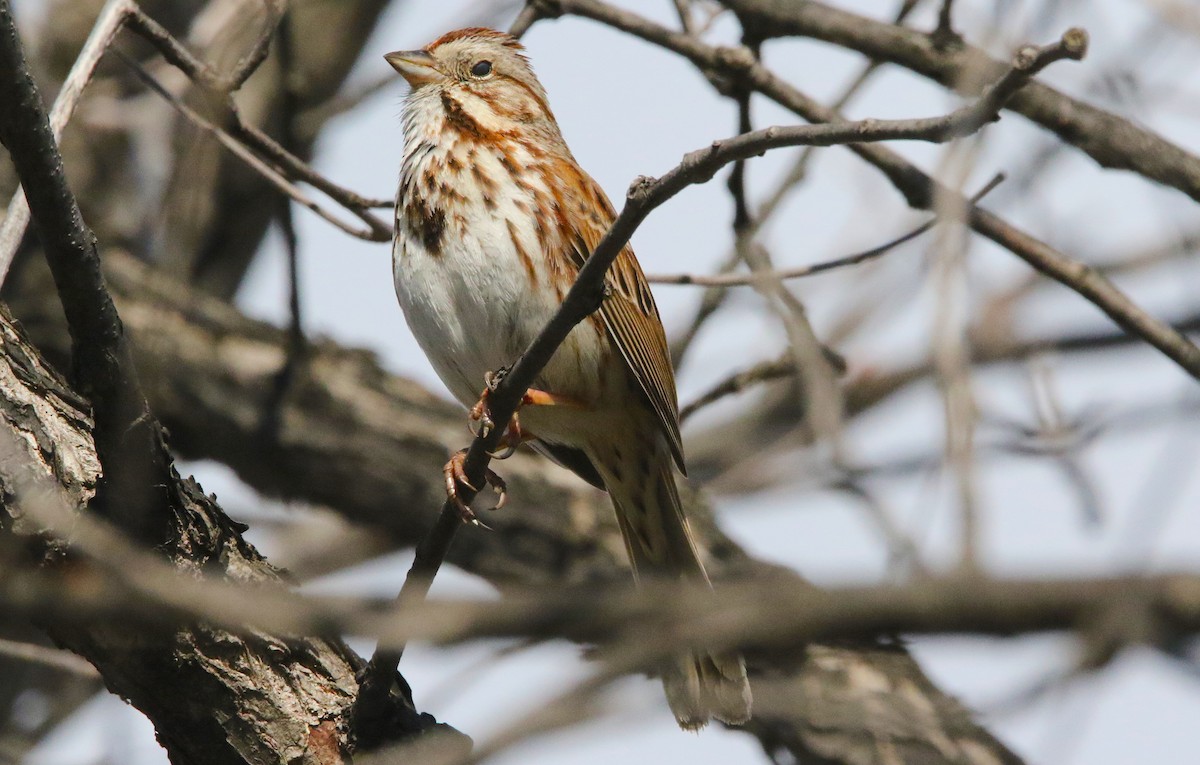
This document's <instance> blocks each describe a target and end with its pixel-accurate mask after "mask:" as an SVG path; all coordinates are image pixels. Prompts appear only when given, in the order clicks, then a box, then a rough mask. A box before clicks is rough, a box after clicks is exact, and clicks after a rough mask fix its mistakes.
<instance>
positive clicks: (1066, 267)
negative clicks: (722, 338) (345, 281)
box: [540, 0, 1200, 378]
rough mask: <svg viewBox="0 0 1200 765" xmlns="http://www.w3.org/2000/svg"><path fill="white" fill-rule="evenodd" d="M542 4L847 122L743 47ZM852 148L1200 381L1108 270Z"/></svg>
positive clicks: (809, 113)
mask: <svg viewBox="0 0 1200 765" xmlns="http://www.w3.org/2000/svg"><path fill="white" fill-rule="evenodd" d="M540 4H541V5H552V6H553V7H554V9H555V10H556V11H557V12H558V13H559V14H562V13H571V14H575V15H578V16H583V17H586V18H590V19H593V20H595V21H598V22H600V23H603V24H607V25H609V26H612V27H615V28H617V29H620V30H622V31H625V32H628V33H630V34H632V35H635V36H637V37H640V38H642V39H644V40H647V41H649V42H652V43H654V44H656V45H659V46H662V47H664V48H666V49H668V50H671V51H674V52H676V53H678V54H680V55H682V56H684V57H686V58H687V59H688V60H690V61H691V62H692V63H694V64H695V65H696V66H698V67H700V68H701V69H702V70H714V71H718V72H723V73H725V74H726V75H727V76H730V77H737V78H741V79H742V80H744V82H745V83H746V84H747V85H748V86H750V87H752V88H753V89H754V90H756V91H758V92H759V93H762V94H763V95H765V96H767V97H768V98H770V99H772V100H773V101H775V102H777V103H778V104H780V105H781V106H784V107H785V108H787V109H790V110H791V111H793V112H795V113H796V114H798V115H800V116H801V117H803V118H804V119H806V120H808V121H809V122H814V123H831V124H845V123H844V118H843V117H842V115H841V114H840V113H838V112H837V111H835V110H833V109H830V108H828V107H826V106H823V105H822V104H820V103H818V102H816V101H814V100H813V99H811V98H809V97H808V96H806V95H805V94H803V93H801V92H800V91H799V90H797V89H796V88H794V87H792V85H790V84H789V83H787V82H785V81H784V80H782V79H781V78H779V77H778V76H776V75H775V74H774V73H773V72H771V71H770V70H769V69H767V68H765V67H763V66H762V65H760V64H758V63H757V62H756V61H755V60H754V58H753V56H751V55H750V54H749V52H748V51H746V50H744V49H732V48H718V47H713V46H709V45H705V44H704V43H702V42H700V41H698V40H695V39H694V38H691V37H688V36H686V35H682V34H679V33H676V32H674V31H673V30H670V29H667V28H666V27H662V26H660V25H658V24H655V23H653V22H651V21H649V20H647V19H645V18H642V17H640V16H638V15H636V14H634V13H631V12H629V11H624V10H619V9H615V8H612V7H610V6H608V5H606V4H604V3H600V2H597V0H540ZM810 5H813V4H812V3H806V4H804V7H809V6H810ZM1063 44H1069V41H1067V40H1064V41H1063ZM847 148H848V149H849V150H850V151H852V152H854V153H855V154H857V155H858V156H859V157H861V158H862V159H863V160H865V161H866V162H868V163H870V164H871V165H872V166H874V167H875V168H876V169H878V170H879V171H880V172H882V173H883V174H884V175H885V176H886V177H887V179H888V180H889V181H890V182H891V183H892V185H893V186H895V188H896V189H897V190H898V191H899V192H900V193H901V194H903V195H904V197H905V199H906V200H907V201H908V203H909V205H910V206H912V207H914V208H917V209H922V210H930V209H933V208H934V200H935V199H937V198H939V197H940V198H945V199H949V200H951V201H952V202H953V203H954V204H955V205H966V209H967V210H968V211H969V212H968V215H967V222H968V223H969V224H970V225H971V227H972V229H974V230H975V231H976V232H978V233H980V234H983V235H984V236H986V237H987V238H989V239H991V240H992V241H993V242H995V243H997V244H999V245H1000V246H1002V247H1004V248H1006V249H1008V250H1009V251H1010V252H1012V253H1013V254H1014V255H1016V256H1017V257H1019V258H1021V259H1022V260H1024V261H1026V262H1027V263H1028V264H1029V265H1031V266H1033V267H1034V268H1036V269H1037V270H1039V271H1041V272H1042V273H1044V274H1046V275H1047V276H1050V277H1051V278H1052V279H1054V280H1055V281H1057V282H1059V283H1060V284H1062V285H1063V286H1065V287H1067V288H1069V289H1071V290H1074V291H1075V292H1078V293H1079V294H1080V295H1082V296H1083V297H1084V298H1086V299H1087V300H1089V301H1090V302H1091V303H1093V304H1094V305H1095V306H1096V307H1097V308H1099V309H1100V310H1101V311H1103V312H1104V313H1106V314H1107V315H1108V316H1109V317H1110V318H1112V319H1113V321H1115V322H1116V323H1117V324H1118V325H1120V326H1121V327H1122V328H1123V329H1125V330H1126V331H1127V332H1130V333H1132V334H1135V335H1137V336H1138V337H1141V338H1142V339H1143V340H1145V341H1146V342H1148V343H1150V344H1151V345H1153V346H1154V347H1155V348H1158V349H1159V350H1160V351H1161V352H1162V353H1163V354H1164V355H1166V356H1167V357H1168V358H1169V359H1171V360H1172V361H1174V362H1175V363H1176V364H1178V365H1179V366H1180V367H1182V368H1183V369H1184V370H1185V371H1186V372H1187V373H1188V374H1189V375H1191V376H1192V377H1195V378H1200V348H1197V347H1196V346H1195V344H1193V343H1192V342H1191V341H1190V340H1188V339H1187V338H1186V337H1184V336H1183V335H1182V334H1180V333H1179V332H1177V331H1175V330H1174V329H1172V328H1171V327H1170V326H1169V325H1168V324H1166V323H1165V322H1162V321H1160V320H1158V319H1156V318H1154V317H1153V316H1150V315H1149V314H1147V313H1146V312H1145V311H1143V310H1142V309H1141V308H1140V307H1138V305H1137V304H1136V303H1134V302H1133V301H1132V300H1130V299H1129V297H1128V296H1127V295H1125V293H1123V292H1121V291H1120V290H1119V289H1118V288H1117V287H1116V286H1115V285H1114V284H1113V283H1112V282H1110V281H1109V280H1108V279H1106V278H1104V276H1103V275H1101V274H1099V273H1098V272H1096V271H1094V270H1093V269H1091V268H1089V267H1088V266H1087V265H1086V264H1084V263H1081V262H1079V261H1076V260H1074V259H1072V258H1070V257H1068V256H1066V255H1064V254H1063V253H1061V252H1058V251H1057V250H1055V249H1054V248H1053V247H1051V246H1050V245H1048V244H1046V243H1045V242H1042V241H1040V240H1038V239H1037V238H1035V237H1033V236H1030V235H1029V234H1027V233H1025V232H1023V231H1021V230H1020V229H1018V228H1016V227H1015V226H1012V225H1011V224H1009V223H1007V222H1005V221H1004V220H1003V219H1001V218H1000V217H998V216H996V215H993V214H991V213H988V212H986V211H983V210H982V209H980V208H979V207H978V206H975V205H970V204H968V203H967V200H965V199H964V198H963V197H962V195H961V194H959V193H958V192H957V191H955V190H954V189H950V188H948V187H946V186H945V185H944V184H942V183H939V182H938V181H936V180H935V179H934V178H932V177H930V176H929V175H928V174H926V173H925V172H923V171H922V170H920V169H919V168H918V167H916V166H915V165H913V164H912V163H910V162H908V161H907V160H905V159H904V158H903V157H901V156H900V155H898V154H896V153H895V152H893V151H891V150H890V149H888V148H886V147H883V146H878V145H875V144H869V143H865V142H859V143H855V144H848V145H847Z"/></svg>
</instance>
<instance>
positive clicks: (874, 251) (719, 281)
mask: <svg viewBox="0 0 1200 765" xmlns="http://www.w3.org/2000/svg"><path fill="white" fill-rule="evenodd" d="M1003 181H1004V175H1003V174H997V175H996V176H995V177H993V178H992V180H991V181H989V182H988V184H987V185H986V186H984V187H983V189H982V190H980V191H979V192H978V193H977V194H975V196H973V197H971V202H972V203H975V202H978V201H979V200H980V199H982V198H983V197H985V196H986V195H987V194H988V193H989V192H990V191H991V190H992V189H994V188H996V186H998V185H1000V183H1001V182H1003ZM940 222H942V219H941V218H936V217H935V218H931V219H929V220H927V221H925V222H924V223H922V224H921V225H919V226H917V227H916V228H914V229H912V230H911V231H909V232H908V233H905V234H901V235H900V236H898V237H896V238H895V239H891V240H889V241H887V242H884V243H883V244H881V245H878V246H876V247H872V248H871V249H869V250H863V251H862V252H856V253H854V254H852V255H843V256H842V257H840V258H834V259H832V260H826V261H822V262H820V263H814V264H812V265H810V266H797V267H796V268H786V269H782V270H779V271H770V272H765V273H748V274H715V275H712V276H707V275H703V274H650V275H648V276H647V277H646V279H647V281H650V282H652V283H654V284H667V285H697V286H700V287H744V286H749V285H752V284H754V283H755V282H758V281H760V280H780V279H782V280H786V279H801V278H804V277H806V276H815V275H816V274H823V273H826V272H829V271H835V270H837V269H840V268H845V267H846V266H856V265H858V264H859V263H865V262H867V261H870V260H874V259H876V258H878V257H880V256H881V255H886V254H887V253H889V252H891V251H892V250H894V249H896V248H897V247H899V246H900V245H902V244H907V243H908V242H911V241H912V240H913V239H916V238H917V237H919V236H920V235H922V234H924V233H926V232H927V231H929V230H930V229H932V228H933V227H934V226H936V225H937V224H938V223H940Z"/></svg>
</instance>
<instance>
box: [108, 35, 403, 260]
mask: <svg viewBox="0 0 1200 765" xmlns="http://www.w3.org/2000/svg"><path fill="white" fill-rule="evenodd" d="M114 53H116V54H117V56H118V57H119V58H121V59H122V60H123V61H124V62H125V63H126V64H127V65H128V66H129V68H130V69H132V70H133V72H134V74H136V75H137V77H138V79H140V80H141V81H142V82H143V83H144V84H145V85H146V87H148V88H150V89H151V90H152V91H154V92H155V93H157V94H158V95H159V96H161V97H162V98H163V100H165V101H167V103H169V104H171V106H173V107H175V109H176V110H177V111H178V112H179V113H180V114H181V115H183V116H184V117H185V118H187V120H188V121H189V122H191V123H192V124H194V125H196V126H197V127H199V128H201V129H202V130H205V131H207V132H208V133H209V134H211V135H212V136H213V137H214V138H216V139H217V141H218V142H219V143H220V144H221V145H222V146H224V147H225V148H226V149H228V150H229V151H230V153H232V154H233V155H234V156H236V157H238V158H239V159H241V160H242V161H243V162H245V163H246V164H247V165H248V166H250V168H251V169H253V170H255V171H256V172H257V173H258V174H259V175H261V176H262V177H263V178H266V179H267V180H268V181H270V182H271V184H272V185H273V186H275V188H277V189H278V190H279V191H281V192H283V193H284V194H285V195H287V196H289V197H291V198H292V199H293V200H294V201H295V202H296V203H298V204H300V205H302V206H303V207H305V208H307V209H308V210H311V211H312V212H314V213H316V214H317V215H318V216H320V217H321V218H323V219H324V220H326V221H327V222H329V223H331V224H333V225H334V226H335V227H337V228H338V229H340V230H341V231H343V232H345V233H347V234H349V235H351V236H353V237H357V238H359V239H365V240H367V241H369V242H385V241H389V240H390V239H391V236H392V232H391V228H390V227H388V225H387V224H386V223H384V222H383V221H381V220H380V219H379V218H377V217H375V216H374V215H373V214H371V213H370V212H369V211H368V209H367V207H363V206H357V205H353V204H349V203H347V202H345V201H343V206H344V207H345V208H346V209H347V210H349V211H350V212H351V213H353V214H354V215H355V216H356V217H357V218H358V219H359V220H361V221H363V222H364V223H366V224H367V226H368V228H365V229H361V228H356V227H354V226H353V225H351V224H349V223H346V222H345V221H343V220H341V219H340V218H338V217H337V216H336V215H334V214H333V213H331V212H329V211H328V210H326V209H325V208H324V207H322V206H321V205H320V204H318V203H317V202H316V201H314V200H313V199H312V197H310V196H308V195H307V194H305V193H304V192H303V191H302V190H301V189H300V188H299V187H298V186H296V185H295V184H294V183H292V182H291V181H290V180H288V178H287V177H285V176H284V175H283V174H282V173H281V172H280V171H279V170H277V169H276V168H274V167H272V166H271V165H269V164H267V163H266V162H265V161H264V160H263V159H261V158H260V157H259V156H258V155H257V154H255V153H254V152H253V151H252V150H251V149H250V148H249V147H248V146H247V145H246V144H245V143H243V142H242V141H239V140H238V139H237V138H235V137H234V136H232V135H230V133H229V132H228V131H226V130H225V129H224V128H222V127H220V126H218V125H216V124H214V123H213V122H212V121H211V120H209V119H207V118H206V117H204V116H202V115H201V114H200V113H199V112H197V111H196V110H195V109H193V108H192V107H190V106H188V105H187V104H185V103H184V102H183V101H182V100H181V99H180V98H179V97H178V96H176V95H175V94H174V93H171V91H169V90H167V88H165V87H164V86H163V85H162V83H160V82H159V81H158V80H156V79H155V78H154V76H153V75H151V74H150V73H149V72H147V71H146V69H145V68H144V67H143V66H142V65H141V64H139V63H138V62H136V61H134V60H133V59H132V58H129V57H128V56H126V55H125V54H124V53H122V52H121V51H119V50H114ZM271 143H274V141H272V142H271ZM279 152H280V153H281V155H282V154H286V152H285V151H284V150H283V148H282V147H280V148H279ZM281 155H277V156H281ZM296 161H297V162H300V160H296ZM292 169H294V168H292ZM309 172H311V173H312V174H313V175H314V176H315V175H317V173H316V171H312V170H310V171H309ZM304 180H310V179H309V178H305V179H304ZM314 185H316V184H314ZM322 191H325V192H326V194H329V191H327V190H326V189H322ZM330 196H332V195H330ZM364 201H367V202H369V201H370V200H364ZM369 206H373V205H369Z"/></svg>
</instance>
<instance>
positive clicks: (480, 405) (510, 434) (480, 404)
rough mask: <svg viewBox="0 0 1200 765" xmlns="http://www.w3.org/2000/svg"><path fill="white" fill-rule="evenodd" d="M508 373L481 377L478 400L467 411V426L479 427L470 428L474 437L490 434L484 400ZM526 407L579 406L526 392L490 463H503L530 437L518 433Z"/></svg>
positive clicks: (502, 371) (537, 392) (542, 393)
mask: <svg viewBox="0 0 1200 765" xmlns="http://www.w3.org/2000/svg"><path fill="white" fill-rule="evenodd" d="M507 373H508V370H507V369H504V368H502V369H500V371H498V372H488V373H487V374H485V375H484V376H483V381H484V388H483V392H482V393H480V394H479V400H478V401H476V402H475V406H473V407H471V414H470V422H471V423H476V422H478V423H479V426H478V429H477V430H476V429H475V428H472V432H473V433H475V434H476V435H480V436H485V437H486V436H487V434H488V433H491V432H492V428H494V427H495V426H496V423H495V422H494V421H493V420H492V413H491V411H490V409H489V406H488V398H489V397H490V396H491V393H492V391H494V390H495V389H496V386H497V385H498V384H499V383H500V380H501V379H503V377H504V375H505V374H507ZM526 406H574V407H578V406H580V404H579V402H578V401H576V400H574V399H572V398H569V397H567V396H558V395H555V394H553V393H547V392H546V391H544V390H538V389H537V388H530V389H529V390H527V391H525V395H524V396H522V397H521V403H519V404H518V405H517V411H516V412H513V416H512V418H511V419H510V420H509V421H508V425H506V426H505V428H504V437H503V438H502V439H500V446H501V447H503V449H502V450H501V451H498V452H490V454H491V456H492V457H493V458H494V459H498V460H503V459H508V458H509V457H511V456H512V454H513V452H515V451H516V450H517V447H518V446H520V445H521V444H522V443H524V442H525V441H528V440H530V439H531V438H533V437H534V436H533V435H532V434H529V433H526V432H524V431H522V430H521V420H520V410H521V408H522V407H526Z"/></svg>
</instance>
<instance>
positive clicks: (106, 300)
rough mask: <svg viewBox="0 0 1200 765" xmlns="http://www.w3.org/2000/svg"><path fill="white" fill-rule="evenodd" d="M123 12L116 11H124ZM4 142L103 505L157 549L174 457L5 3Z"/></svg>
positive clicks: (1, 53) (0, 7)
mask: <svg viewBox="0 0 1200 765" xmlns="http://www.w3.org/2000/svg"><path fill="white" fill-rule="evenodd" d="M114 12H115V11H114ZM0 103H3V104H4V105H5V108H4V110H3V111H2V112H0V142H3V144H4V146H5V147H6V148H7V149H8V151H9V155H10V157H11V159H12V162H13V165H14V166H15V167H16V170H17V176H18V178H20V180H21V183H22V185H23V187H24V190H25V196H26V198H27V199H28V200H29V208H30V210H31V211H32V215H33V222H34V226H35V228H36V230H37V233H38V237H39V239H40V240H41V243H42V249H43V251H44V252H45V256H46V261H47V263H48V264H49V266H50V271H51V273H52V275H53V277H54V283H55V286H56V287H57V289H58V295H59V300H60V302H61V303H62V307H63V312H64V313H65V314H66V318H67V324H68V327H69V329H70V332H71V340H72V348H71V356H72V366H73V371H74V374H73V377H74V381H75V384H76V387H77V389H78V391H79V392H80V393H81V394H83V395H84V396H86V397H87V398H88V399H90V400H91V403H92V406H93V407H94V409H95V417H96V429H95V440H96V450H97V453H98V454H99V456H100V460H101V462H102V463H103V465H104V474H105V477H104V480H103V483H102V491H101V497H102V498H103V499H104V501H102V502H101V503H100V505H101V506H102V507H104V508H105V510H107V511H108V512H110V513H111V514H112V515H113V516H114V517H119V518H121V519H122V524H123V525H124V526H125V527H126V528H127V529H128V530H129V532H130V533H131V534H132V535H134V536H136V537H138V538H141V539H148V540H150V541H152V542H153V543H159V542H161V541H162V535H163V534H164V533H165V532H164V529H165V526H164V524H165V522H166V520H167V519H166V518H165V517H164V515H165V514H164V510H165V509H166V508H169V507H171V506H172V504H171V501H170V496H169V488H168V487H169V486H171V484H172V479H171V468H170V460H169V457H168V454H167V450H166V447H165V444H164V443H163V440H162V430H161V426H160V425H159V424H158V421H157V420H156V419H155V418H154V415H153V414H152V413H151V412H150V409H149V407H148V406H147V404H146V398H145V396H144V395H143V393H142V389H141V384H140V383H139V381H138V377H137V370H136V368H135V366H134V363H133V356H132V353H131V351H130V348H129V343H128V341H127V339H126V338H125V335H124V330H123V328H122V325H121V319H120V317H119V316H118V315H117V309H116V307H115V306H114V305H113V302H112V297H111V296H110V295H109V294H108V290H107V288H106V287H105V284H104V277H103V275H102V274H101V271H100V258H99V255H98V254H97V252H96V236H95V234H93V233H92V230H91V229H90V228H88V226H87V224H86V223H84V221H83V216H82V215H81V214H80V212H79V205H78V203H77V202H76V200H75V195H74V194H73V193H72V192H71V189H70V187H69V186H68V184H67V179H66V175H65V173H64V171H63V164H62V156H61V155H60V154H59V151H58V145H57V143H56V141H55V139H54V131H53V130H52V128H51V126H50V122H49V118H48V116H47V115H46V111H45V108H44V106H43V104H42V98H41V94H40V93H39V91H38V88H37V85H36V83H35V82H34V79H33V75H32V74H31V73H30V71H29V67H28V65H27V63H26V61H25V55H24V51H23V49H22V46H21V40H20V37H19V36H18V34H17V29H16V24H15V21H14V19H13V16H12V11H11V9H10V8H9V5H8V3H7V2H0Z"/></svg>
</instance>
